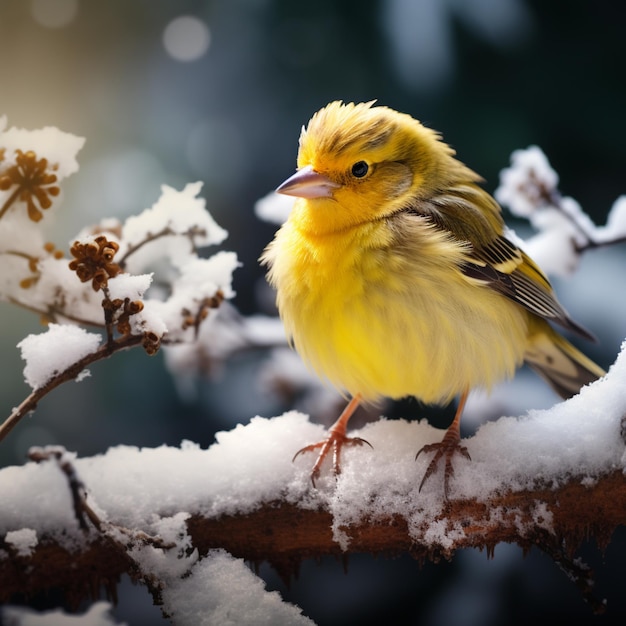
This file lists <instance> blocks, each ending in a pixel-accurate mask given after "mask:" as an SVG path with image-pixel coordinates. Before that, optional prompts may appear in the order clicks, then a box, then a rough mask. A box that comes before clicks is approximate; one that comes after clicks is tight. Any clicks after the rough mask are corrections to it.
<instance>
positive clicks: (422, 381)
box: [262, 102, 603, 490]
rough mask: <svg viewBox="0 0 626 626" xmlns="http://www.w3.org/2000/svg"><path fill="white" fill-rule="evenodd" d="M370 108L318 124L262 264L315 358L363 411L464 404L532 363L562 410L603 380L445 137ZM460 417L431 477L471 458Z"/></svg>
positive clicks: (335, 109) (336, 441) (316, 120)
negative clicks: (409, 404)
mask: <svg viewBox="0 0 626 626" xmlns="http://www.w3.org/2000/svg"><path fill="white" fill-rule="evenodd" d="M372 105H373V103H364V104H356V105H355V104H342V103H341V102H333V103H331V104H330V105H328V106H327V107H325V108H324V109H322V110H321V111H319V112H318V113H316V114H315V115H314V116H313V118H312V119H311V121H310V122H309V125H308V127H307V128H306V129H303V131H302V134H301V137H300V149H299V153H298V171H297V172H296V174H295V175H294V176H292V177H291V178H290V179H288V180H287V181H286V182H285V183H284V184H283V185H282V186H281V187H280V188H279V191H281V192H282V193H287V194H290V195H294V196H296V197H298V199H297V200H296V202H295V204H294V207H293V210H292V212H291V214H290V216H289V219H288V220H287V222H286V223H285V224H284V225H283V226H282V227H281V229H280V230H279V231H278V233H277V234H276V237H275V239H274V241H273V242H272V243H271V244H270V245H269V246H268V247H267V249H266V251H265V253H264V255H263V257H262V262H263V263H265V264H267V265H268V266H269V268H270V269H269V273H268V277H269V281H270V283H271V284H272V285H273V286H274V287H275V288H276V290H277V304H278V309H279V312H280V315H281V317H282V319H283V321H284V324H285V328H286V331H287V333H288V335H289V336H290V338H291V339H292V341H293V344H294V346H295V348H296V349H297V351H298V352H299V353H300V354H301V356H302V357H303V359H304V360H305V361H306V362H308V363H310V365H311V366H312V367H313V368H314V369H315V371H316V372H317V373H318V374H319V375H320V376H322V377H325V378H327V379H328V380H330V381H331V382H332V383H333V384H334V385H336V386H337V387H338V388H339V389H341V390H343V391H345V392H347V393H349V394H350V395H352V396H353V397H354V398H355V401H354V403H353V405H354V407H355V406H356V403H357V402H358V401H359V400H361V399H363V400H366V401H370V400H372V401H373V400H376V399H378V398H380V397H382V396H387V397H391V398H401V397H404V396H415V397H417V398H419V399H420V400H422V401H424V402H427V403H447V402H449V401H450V400H452V399H453V398H454V397H455V396H462V397H463V399H464V397H465V394H466V393H467V391H468V390H470V389H472V388H474V387H484V388H487V389H488V388H490V387H491V386H492V385H493V384H494V383H496V382H498V381H500V380H501V379H503V378H507V377H511V376H512V375H513V373H514V372H515V370H516V368H517V367H519V366H520V365H521V364H522V362H523V361H524V360H526V361H527V362H528V363H529V364H530V365H531V366H533V367H534V368H535V369H537V370H538V371H539V373H541V374H542V375H543V376H544V377H545V378H546V379H547V380H548V382H550V383H551V384H552V386H553V387H554V388H555V389H557V391H558V392H559V393H561V394H562V395H564V396H565V395H573V394H574V393H576V392H577V391H578V390H579V388H580V387H581V385H583V384H585V383H587V382H590V381H591V380H594V379H595V378H597V377H598V376H601V375H602V374H603V372H602V370H601V369H600V368H599V367H598V366H596V365H595V364H594V363H593V362H591V361H590V360H589V359H587V358H586V357H585V356H584V355H582V354H581V353H580V352H579V351H578V350H576V349H575V348H574V347H573V346H572V345H571V344H570V343H569V342H567V341H566V340H565V339H564V338H562V337H561V336H560V335H559V334H558V333H557V332H556V331H555V330H554V329H553V328H552V327H551V326H550V324H549V323H548V320H549V321H553V322H556V323H559V324H561V325H563V326H565V327H567V328H569V329H571V330H574V331H577V332H579V333H581V334H583V335H584V334H586V331H584V330H583V329H581V328H580V327H579V326H578V325H576V324H575V323H574V322H573V321H572V320H571V319H570V318H569V317H568V316H567V314H566V313H565V311H564V310H563V309H562V307H561V306H560V305H559V303H558V302H557V300H556V298H555V297H554V294H553V292H552V289H551V287H550V284H549V282H548V280H547V278H546V277H545V276H544V275H543V273H542V272H541V271H540V270H539V268H538V267H537V266H536V265H535V264H534V262H533V261H532V260H530V259H529V258H528V257H527V256H526V255H525V254H524V253H522V252H521V251H520V250H519V249H518V248H517V247H516V246H515V245H514V244H513V243H511V242H510V241H509V240H508V239H506V237H505V235H504V223H503V220H502V217H501V215H500V207H499V206H498V204H497V203H496V202H495V200H494V199H493V198H492V197H491V196H490V195H489V194H488V193H486V192H485V191H484V190H483V189H482V188H481V187H479V186H478V184H477V183H478V182H479V181H480V177H479V176H478V175H477V174H475V173H474V172H473V171H472V170H470V169H469V168H467V167H466V166H465V165H463V164H462V163H460V162H459V161H458V160H456V159H455V158H454V151H453V150H452V149H451V148H450V147H449V146H447V145H446V144H445V143H443V142H442V141H441V140H440V138H439V135H437V133H435V132H434V131H432V130H430V129H427V128H425V127H424V126H422V125H421V124H420V123H419V122H418V121H417V120H415V119H413V118H411V117H410V116H408V115H405V114H401V113H398V112H396V111H393V110H392V109H389V108H386V107H374V106H372ZM354 407H353V408H354ZM349 416H350V415H349V414H348V415H347V416H342V418H341V419H340V420H338V423H337V424H336V425H335V427H333V429H331V431H330V433H329V440H327V441H325V442H322V444H321V447H322V453H321V455H320V458H319V459H318V462H317V463H316V465H315V468H314V477H315V475H316V474H318V473H319V467H320V464H321V461H322V458H323V456H325V455H326V453H327V452H328V450H329V449H330V447H334V448H335V449H336V451H337V454H338V451H339V449H340V447H341V445H342V444H343V443H346V441H349V440H347V438H346V437H345V424H346V423H347V420H348V419H349ZM459 418H460V412H459V414H458V416H457V418H456V419H455V422H454V423H453V425H452V426H451V428H450V429H449V436H448V440H449V441H448V443H447V444H445V445H444V443H442V444H440V445H441V446H443V447H442V449H441V450H438V451H437V452H438V455H437V457H436V458H435V460H434V461H433V463H435V465H436V462H437V461H438V459H439V458H440V456H441V455H442V454H443V455H445V456H446V458H447V459H448V460H449V457H450V456H451V455H452V454H453V453H454V452H455V451H459V450H460V451H461V452H463V450H464V449H462V448H461V447H460V446H459V444H458V441H459V437H458V420H459ZM340 422H341V423H340ZM452 440H453V441H452ZM313 447H316V446H312V447H311V448H313ZM434 448H437V446H434V447H433V449H434ZM433 469H434V467H430V468H429V472H428V473H427V475H429V474H430V473H432V471H433ZM335 470H336V471H338V470H339V462H338V458H337V460H336V463H335ZM449 473H451V469H450V470H447V472H446V490H447V479H448V474H449Z"/></svg>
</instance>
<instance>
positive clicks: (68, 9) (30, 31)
mask: <svg viewBox="0 0 626 626" xmlns="http://www.w3.org/2000/svg"><path fill="white" fill-rule="evenodd" d="M625 18H626V9H624V7H623V6H622V5H621V3H617V2H610V1H609V0H594V1H593V2H591V1H587V2H585V1H583V0H575V1H573V0H552V1H551V2H541V1H540V0H386V1H385V0H379V1H375V0H371V1H360V2H358V1H348V0H346V1H333V0H318V1H317V2H290V1H288V0H228V1H226V0H221V1H218V0H214V1H210V0H178V1H177V2H166V1H164V0H163V1H157V0H107V2H95V1H93V0H92V1H87V0H1V1H0V57H1V58H2V59H3V60H2V63H0V114H5V115H7V118H8V124H9V126H18V127H25V128H39V127H42V126H47V125H52V126H58V127H59V128H61V129H62V130H64V131H68V132H71V133H74V134H76V135H80V136H84V137H86V139H87V143H86V146H85V148H84V149H83V150H82V152H81V153H80V154H79V163H80V164H81V169H80V171H79V173H78V174H76V175H74V176H73V177H72V178H70V179H69V180H68V181H67V182H66V183H65V185H64V199H63V206H62V208H61V210H60V211H59V212H58V219H57V221H56V222H55V224H54V225H50V232H51V238H52V239H53V240H54V241H55V243H56V244H57V245H58V247H60V248H62V249H65V250H67V245H68V243H69V242H70V241H71V240H73V237H74V236H75V235H76V234H77V233H78V232H79V231H80V230H81V229H82V228H83V226H86V225H89V224H91V223H95V222H97V221H99V220H100V219H101V218H104V217H118V218H121V219H123V218H125V217H128V216H129V215H132V214H136V213H138V212H140V211H141V210H143V209H144V208H146V207H148V206H150V205H151V204H152V203H153V202H155V200H156V199H157V198H158V196H159V194H160V185H161V184H164V183H165V184H168V185H171V186H174V187H176V188H182V187H183V186H184V185H185V184H186V183H187V182H190V181H196V180H201V181H203V182H204V188H203V195H204V197H205V198H206V201H207V206H208V208H209V210H210V211H211V213H212V214H213V216H214V217H215V219H216V220H217V221H218V223H219V224H221V225H222V226H223V227H225V228H226V229H227V230H228V231H229V233H230V234H229V238H228V240H227V241H226V243H225V245H224V248H225V249H229V250H234V251H236V253H237V254H238V256H239V258H240V260H241V262H242V264H243V266H242V267H241V268H240V269H239V270H237V272H236V274H235V282H234V287H235V290H236V291H237V296H236V298H235V299H234V304H235V306H236V307H237V309H238V310H239V311H240V312H241V313H242V314H244V315H249V314H253V313H258V312H262V313H266V314H273V310H272V306H271V296H269V294H268V292H267V288H266V287H265V285H264V279H263V271H262V269H261V268H260V267H259V265H258V263H257V259H258V257H259V255H260V253H261V251H262V249H263V247H264V246H265V245H266V243H267V242H268V241H269V240H270V239H271V237H272V235H273V232H274V230H275V228H276V227H275V225H272V224H267V223H264V222H261V221H260V220H259V219H258V218H257V217H256V216H255V213H254V204H255V202H256V201H257V200H258V199H259V198H261V197H262V196H264V195H265V194H267V193H268V192H269V191H271V190H272V189H274V188H275V187H276V186H277V185H278V184H279V183H280V182H282V180H284V179H285V178H286V177H287V176H288V175H289V174H291V173H292V172H293V171H294V168H295V157H296V150H297V139H298V135H299V132H300V127H301V126H302V124H305V123H306V122H307V121H308V119H309V118H310V116H311V115H312V113H313V112H314V111H316V110H317V109H319V108H320V107H321V106H323V105H325V104H326V103H327V102H329V101H331V100H335V99H342V100H345V101H363V100H371V99H377V100H378V101H379V102H380V103H381V104H385V105H388V106H391V107H393V108H396V109H399V110H401V111H404V112H407V113H410V114H411V115H413V116H415V117H417V118H419V119H420V120H422V121H423V122H424V123H425V124H426V125H428V126H430V127H432V128H435V129H437V130H439V131H441V132H442V133H443V134H444V137H445V139H446V141H447V142H448V143H450V144H451V145H452V146H453V147H454V148H455V149H456V150H457V153H458V155H459V157H460V158H461V160H463V161H464V162H465V163H467V164H468V165H469V166H470V167H472V168H473V169H475V170H476V171H478V172H479V173H481V174H482V175H483V176H484V178H485V179H486V183H485V185H486V188H487V189H488V190H489V191H492V192H493V190H494V189H495V188H496V187H497V185H498V174H499V171H500V170H501V169H502V168H504V167H506V166H507V165H508V164H509V157H510V153H511V152H512V151H513V150H515V149H518V148H525V147H527V146H529V145H533V144H536V145H539V146H540V147H541V148H542V149H543V150H544V152H545V153H546V155H547V156H548V159H549V160H550V162H551V163H552V165H553V167H554V168H555V169H556V171H557V172H558V173H559V175H560V180H561V182H560V189H561V191H562V193H563V194H565V195H570V196H573V197H574V198H576V199H577V200H578V201H579V202H580V203H581V204H582V206H583V208H584V209H585V210H586V211H587V212H588V213H589V214H590V215H591V216H592V218H593V219H594V220H595V221H596V223H598V224H603V223H604V222H605V220H606V215H607V213H608V211H609V209H610V207H611V205H612V203H613V202H614V201H615V200H616V199H617V197H618V196H619V195H620V194H622V193H625V192H626V184H625V182H624V181H625V176H624V173H625V168H626V122H625V121H624V111H625V110H626V80H625V70H624V64H625V61H626V38H625V37H624V32H623V31H624V19H625ZM507 221H508V222H509V223H510V224H511V225H512V226H513V227H514V228H515V229H516V230H517V231H518V233H519V234H521V235H522V236H527V235H529V234H530V232H529V231H528V226H527V225H526V224H524V223H521V222H519V223H518V222H516V221H515V220H513V219H512V218H511V217H510V216H507ZM625 262H626V245H625V244H622V245H621V246H615V247H613V248H611V249H602V250H596V251H592V252H588V253H587V254H586V255H585V257H584V259H583V262H582V264H581V267H580V269H579V271H578V272H577V273H576V274H575V275H574V276H573V277H572V278H570V279H569V280H559V279H555V280H554V283H555V287H556V290H557V292H558V293H559V296H560V299H561V300H562V301H563V303H564V304H565V306H566V308H568V310H570V312H571V313H572V314H573V316H574V317H575V318H576V319H577V320H578V321H579V322H581V323H582V324H583V325H585V326H586V327H588V328H589V329H591V330H592V331H593V332H594V333H595V334H596V335H597V336H598V339H599V341H598V343H597V344H596V345H592V346H584V350H585V352H587V353H588V354H589V355H590V356H591V357H592V358H594V359H595V360H596V361H597V362H599V363H600V364H601V365H602V366H604V367H609V366H610V364H611V362H612V361H613V360H614V358H615V355H616V354H617V352H618V350H619V346H620V343H621V341H622V339H623V338H624V337H625V336H626V298H625V297H624V295H623V293H624V290H623V282H624V267H625V265H624V263H625ZM0 316H1V320H2V327H1V328H2V330H1V332H0V349H1V350H2V362H3V373H2V380H1V382H0V401H1V402H0V406H2V407H5V408H4V412H5V413H6V415H8V414H9V412H10V408H11V407H13V406H16V405H17V404H19V402H20V401H21V400H22V399H23V398H24V397H25V396H26V395H27V394H28V392H29V389H28V388H27V386H26V385H25V384H24V382H23V376H22V367H23V366H22V362H21V360H20V357H19V351H18V350H17V349H16V347H15V346H16V344H17V343H18V342H19V341H20V340H21V339H22V338H23V337H24V336H25V335H26V334H28V333H31V332H40V331H41V326H40V325H39V320H38V319H37V318H36V317H35V316H34V315H31V314H27V313H25V312H24V311H19V310H16V309H15V308H14V307H12V306H11V305H9V304H6V303H0ZM263 359H264V355H263V354H260V353H259V351H254V352H250V353H244V354H240V355H238V356H237V357H236V358H233V359H231V360H229V361H228V362H227V363H224V364H222V366H221V367H219V368H216V369H215V371H213V372H212V375H211V376H210V377H209V378H207V379H205V380H203V381H200V383H199V384H198V385H196V387H195V391H196V393H195V395H191V396H189V395H187V396H185V397H184V398H183V397H181V396H180V395H179V394H178V393H177V388H176V386H175V383H174V381H173V379H172V377H171V376H170V374H169V373H168V372H167V370H166V368H165V367H164V363H163V356H162V355H157V357H155V358H148V357H147V356H146V355H145V354H144V353H143V352H142V351H139V350H137V351H134V352H130V353H127V354H124V355H117V356H116V357H115V358H114V359H112V360H111V362H108V363H100V364H97V365H96V366H95V367H93V368H92V377H91V378H89V379H87V380H86V381H83V382H82V383H81V384H80V385H73V384H72V385H66V386H65V387H63V388H62V389H59V390H57V391H56V392H54V393H53V394H51V395H50V396H49V397H48V398H46V399H45V401H44V402H42V403H41V404H40V406H39V408H38V410H37V413H36V414H35V415H34V416H32V417H30V418H29V419H28V420H27V421H26V422H25V423H22V424H20V425H19V427H18V428H17V429H16V430H15V431H14V432H13V433H11V435H10V437H9V438H8V439H7V441H5V442H4V443H3V445H2V447H1V448H0V462H1V463H2V465H3V466H4V465H7V464H11V463H17V464H21V463H23V462H24V458H25V453H26V450H27V449H28V447H29V446H31V445H42V444H49V443H58V444H62V445H64V446H66V447H67V448H68V449H70V450H75V451H76V452H78V454H79V455H80V456H88V455H93V454H97V453H100V452H104V451H105V450H106V449H107V448H108V447H110V446H112V445H116V444H129V445H137V446H157V445H160V444H163V443H165V444H170V445H178V444H179V443H180V441H181V440H182V439H183V438H185V439H191V440H194V441H197V442H199V443H200V444H202V445H203V446H208V445H210V444H211V443H212V442H213V440H214V433H215V432H216V431H218V430H223V429H230V428H232V427H233V426H234V425H235V424H237V423H240V422H241V423H245V422H247V421H248V420H249V419H250V418H251V417H252V416H254V415H256V414H261V415H265V416H271V415H276V414H279V413H280V412H282V411H283V410H286V409H288V408H290V403H289V402H288V401H287V399H285V398H284V397H281V396H279V395H276V394H271V393H268V390H267V389H264V387H263V384H262V378H260V376H259V372H260V370H261V369H262V366H263ZM505 389H506V391H505V392H500V393H499V394H497V395H496V396H495V398H494V399H493V401H492V403H491V405H485V404H484V403H482V402H481V407H487V408H484V412H483V414H482V415H481V417H497V416H498V415H500V414H502V413H501V411H507V410H508V411H513V410H515V411H518V410H519V411H522V412H523V411H525V410H526V409H528V408H536V407H538V406H549V405H550V404H551V403H553V402H554V401H555V397H554V396H552V395H550V392H548V391H547V388H546V386H545V385H544V384H543V383H542V382H540V381H539V380H538V379H537V378H532V377H530V376H529V377H526V376H525V374H524V373H522V374H521V375H520V376H519V377H518V379H516V381H515V382H513V383H511V384H510V385H507V386H506V388H505ZM511 407H515V408H511ZM518 407H519V408H518ZM387 409H388V410H387V413H388V414H389V415H391V416H402V417H407V418H417V417H423V416H425V415H429V414H430V413H429V411H430V409H425V408H424V407H420V406H419V405H418V404H417V403H415V402H408V403H402V404H401V405H399V406H392V407H387ZM318 418H319V416H317V415H312V419H318ZM447 420H448V416H447V414H446V413H445V412H443V414H442V413H441V412H437V413H436V414H435V415H434V417H433V423H436V424H437V425H440V426H442V427H443V426H445V425H447ZM477 421H478V420H475V423H472V420H468V424H466V425H467V426H468V427H469V429H470V430H469V431H468V432H467V434H471V432H472V429H473V428H475V425H476V423H477ZM286 454H291V451H286ZM581 506H584V503H581ZM625 543H626V541H625V537H624V534H623V533H621V534H620V533H618V534H616V536H615V537H614V541H613V542H612V544H611V546H610V547H609V548H608V549H607V550H605V551H600V550H599V549H598V548H597V546H595V544H593V543H591V544H590V545H588V546H584V547H583V550H582V555H583V557H584V558H586V559H587V560H588V561H589V562H590V563H591V564H592V565H593V566H594V567H595V569H596V571H597V578H598V593H599V595H600V596H606V597H608V599H609V605H608V606H609V612H608V615H607V616H605V617H603V618H594V617H593V616H592V615H591V612H590V610H589V609H588V607H587V606H586V605H585V604H584V602H583V601H582V599H581V598H580V596H579V594H578V592H577V590H576V589H575V588H574V586H573V585H572V584H571V583H570V582H569V581H568V580H567V579H566V577H565V575H564V574H563V573H562V572H560V571H559V570H558V568H557V567H556V565H555V564H554V563H553V562H552V561H551V559H549V558H548V557H546V556H544V555H542V554H540V553H538V552H535V551H531V553H530V554H529V555H528V556H526V557H523V555H522V553H521V550H520V549H519V548H517V547H515V546H507V545H501V546H498V547H497V549H496V551H495V558H494V559H492V560H488V559H487V556H486V555H485V554H484V553H480V552H475V551H469V550H468V551H464V552H462V553H459V554H457V555H456V556H455V558H454V560H453V561H452V562H451V563H443V564H438V565H436V566H435V565H432V564H426V565H425V566H423V567H420V566H419V565H418V563H416V562H415V561H413V560H411V559H410V558H409V557H408V556H403V557H400V558H397V559H393V560H392V559H387V558H377V559H375V558H374V557H372V556H370V555H358V556H353V557H351V558H350V559H349V563H348V574H347V575H346V574H344V571H343V566H342V564H341V563H339V562H337V561H334V560H332V559H328V560H322V562H321V563H320V564H317V563H313V562H306V563H304V564H303V565H302V568H301V572H300V576H299V578H298V579H297V580H295V581H292V582H291V585H290V586H289V587H287V586H285V584H284V583H283V582H282V581H281V580H280V579H279V578H278V577H277V576H276V575H275V574H274V573H273V572H272V571H271V570H270V569H269V568H267V567H262V568H261V574H262V575H263V576H264V577H265V579H266V580H267V582H268V586H269V588H271V589H278V590H280V592H281V593H282V594H283V597H285V598H286V599H288V600H291V601H293V602H296V603H298V604H299V605H300V606H301V607H302V608H303V610H304V612H305V613H306V614H307V615H309V616H310V617H311V618H312V619H314V620H315V621H316V622H317V623H318V624H319V625H320V626H325V625H334V624H367V623H382V622H383V621H384V623H393V624H399V625H400V624H406V625H409V624H424V625H427V626H433V625H434V626H436V625H439V624H446V625H451V624H454V625H456V624H462V625H468V626H469V625H481V626H490V625H500V624H502V625H504V624H522V623H523V624H526V623H528V621H529V620H530V619H534V618H539V617H541V618H547V619H549V618H551V617H554V618H556V617H558V618H560V619H561V620H562V621H565V620H567V622H568V623H570V624H578V623H581V624H586V623H589V624H594V623H598V624H613V623H615V624H617V623H620V624H621V623H623V620H624V618H625V617H626V598H624V593H623V590H624V584H625V583H626V574H625V573H624V569H623V562H624V556H625V555H626V545H625ZM116 616H117V617H118V619H120V620H126V621H127V622H128V624H129V626H139V625H143V624H154V623H158V622H159V620H160V612H159V610H158V609H156V608H154V607H153V606H152V605H151V599H150V597H149V596H148V594H147V592H145V590H144V589H143V588H142V587H133V586H132V585H131V584H130V583H129V582H128V581H126V580H125V581H123V582H122V586H121V590H120V601H119V605H118V607H117V609H116Z"/></svg>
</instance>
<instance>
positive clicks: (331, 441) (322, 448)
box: [292, 428, 373, 487]
mask: <svg viewBox="0 0 626 626" xmlns="http://www.w3.org/2000/svg"><path fill="white" fill-rule="evenodd" d="M363 444H366V445H368V446H369V447H370V448H372V447H373V446H372V444H371V443H370V442H369V441H367V440H366V439H361V437H347V436H346V434H345V430H344V431H343V432H342V429H334V428H331V429H330V430H329V431H328V435H327V436H326V439H324V440H323V441H319V442H317V443H312V444H311V445H309V446H305V447H304V448H302V449H300V450H298V451H297V452H296V453H295V455H294V457H293V459H292V461H295V460H296V458H297V457H298V456H300V455H301V454H303V453H304V452H314V451H315V450H318V449H319V454H318V455H317V460H316V461H315V465H314V466H313V469H312V470H311V482H312V483H313V486H314V487H315V481H316V480H317V479H318V478H319V476H320V472H321V468H322V463H323V462H324V459H325V458H326V457H327V456H328V455H329V454H330V453H331V452H332V468H333V474H335V476H336V475H338V474H340V473H341V449H342V448H343V447H344V446H362V445H363Z"/></svg>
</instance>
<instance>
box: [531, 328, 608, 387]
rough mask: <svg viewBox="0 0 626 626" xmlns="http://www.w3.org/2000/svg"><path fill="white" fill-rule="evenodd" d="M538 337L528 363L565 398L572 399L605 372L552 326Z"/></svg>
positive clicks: (533, 340)
mask: <svg viewBox="0 0 626 626" xmlns="http://www.w3.org/2000/svg"><path fill="white" fill-rule="evenodd" d="M548 328H549V332H542V333H539V334H537V335H535V336H534V337H533V338H532V340H531V342H530V347H529V348H528V349H527V351H526V353H525V354H524V360H525V361H526V363H528V365H530V367H532V368H533V369H534V370H535V371H536V372H537V373H538V374H539V375H540V376H542V377H543V378H544V379H545V380H546V381H547V382H548V383H549V384H550V386H551V387H552V388H553V389H554V390H555V391H556V392H557V393H558V394H559V395H560V396H561V397H562V398H571V397H572V396H574V395H576V394H577V393H578V392H579V391H580V389H581V387H584V386H585V385H588V384H589V383H592V382H593V381H594V380H597V379H598V378H600V377H601V376H604V374H605V372H604V370H603V369H602V368H601V367H599V366H598V365H596V364H595V363H594V362H593V361H592V360H591V359H589V358H587V357H586V356H585V355H584V354H583V353H582V352H580V350H577V349H576V348H575V347H574V346H573V345H572V344H571V343H570V342H569V341H567V339H565V337H562V336H561V335H560V334H559V333H558V332H556V331H555V330H553V329H552V328H551V327H548Z"/></svg>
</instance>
